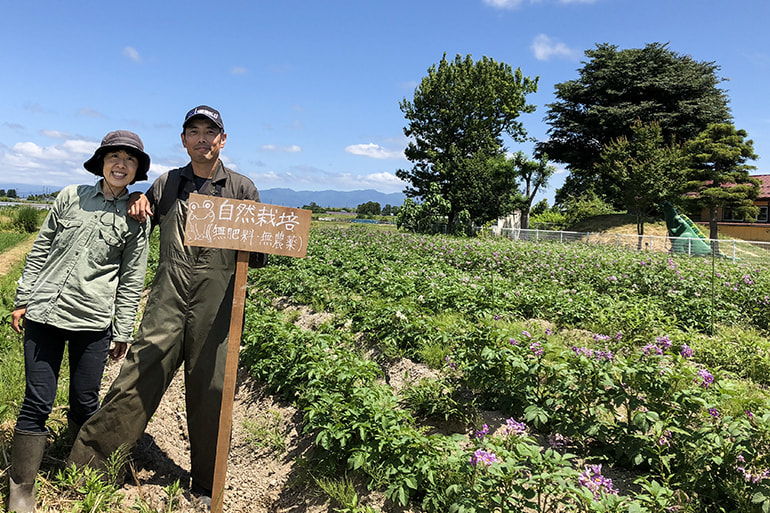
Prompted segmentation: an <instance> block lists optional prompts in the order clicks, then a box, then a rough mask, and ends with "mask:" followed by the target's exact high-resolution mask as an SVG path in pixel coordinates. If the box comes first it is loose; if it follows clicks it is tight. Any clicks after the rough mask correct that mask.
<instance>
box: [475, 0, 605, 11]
mask: <svg viewBox="0 0 770 513" xmlns="http://www.w3.org/2000/svg"><path fill="white" fill-rule="evenodd" d="M525 1H526V0H483V2H484V3H485V4H487V5H489V6H491V7H494V8H495V9H516V8H518V7H519V6H520V5H521V4H523V3H524V2H525ZM551 1H552V2H556V3H560V4H593V3H595V2H597V1H598V0H551ZM542 2H543V0H529V3H530V4H539V3H542Z"/></svg>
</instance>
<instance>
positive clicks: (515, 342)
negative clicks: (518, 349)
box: [508, 338, 519, 346]
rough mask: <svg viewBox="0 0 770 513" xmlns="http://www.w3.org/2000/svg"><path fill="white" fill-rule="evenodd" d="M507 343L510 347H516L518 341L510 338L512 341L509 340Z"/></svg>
mask: <svg viewBox="0 0 770 513" xmlns="http://www.w3.org/2000/svg"><path fill="white" fill-rule="evenodd" d="M508 342H510V343H511V345H512V346H517V345H519V341H518V340H516V339H515V338H512V339H511V340H509V341H508Z"/></svg>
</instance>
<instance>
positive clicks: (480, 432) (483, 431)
mask: <svg viewBox="0 0 770 513" xmlns="http://www.w3.org/2000/svg"><path fill="white" fill-rule="evenodd" d="M488 434H489V426H487V425H486V424H484V425H482V426H481V429H480V430H478V431H476V438H478V439H479V440H481V439H482V438H484V437H485V436H487V435H488Z"/></svg>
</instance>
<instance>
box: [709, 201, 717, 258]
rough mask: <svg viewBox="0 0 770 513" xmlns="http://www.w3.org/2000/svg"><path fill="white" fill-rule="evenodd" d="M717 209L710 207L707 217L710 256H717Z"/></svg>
mask: <svg viewBox="0 0 770 513" xmlns="http://www.w3.org/2000/svg"><path fill="white" fill-rule="evenodd" d="M718 213H719V209H718V208H717V207H711V211H710V214H711V215H710V216H709V239H711V254H712V255H717V254H719V240H718V239H719V224H718V221H719V218H718V217H717V214H718Z"/></svg>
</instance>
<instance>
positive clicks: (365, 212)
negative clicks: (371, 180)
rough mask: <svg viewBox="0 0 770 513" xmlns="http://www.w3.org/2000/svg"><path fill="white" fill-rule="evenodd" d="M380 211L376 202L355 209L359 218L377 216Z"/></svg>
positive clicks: (368, 202)
mask: <svg viewBox="0 0 770 513" xmlns="http://www.w3.org/2000/svg"><path fill="white" fill-rule="evenodd" d="M381 211H382V208H381V207H380V204H379V203H377V202H376V201H367V202H366V203H362V204H360V205H358V207H357V208H356V213H357V214H358V215H359V216H378V215H380V212H381Z"/></svg>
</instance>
